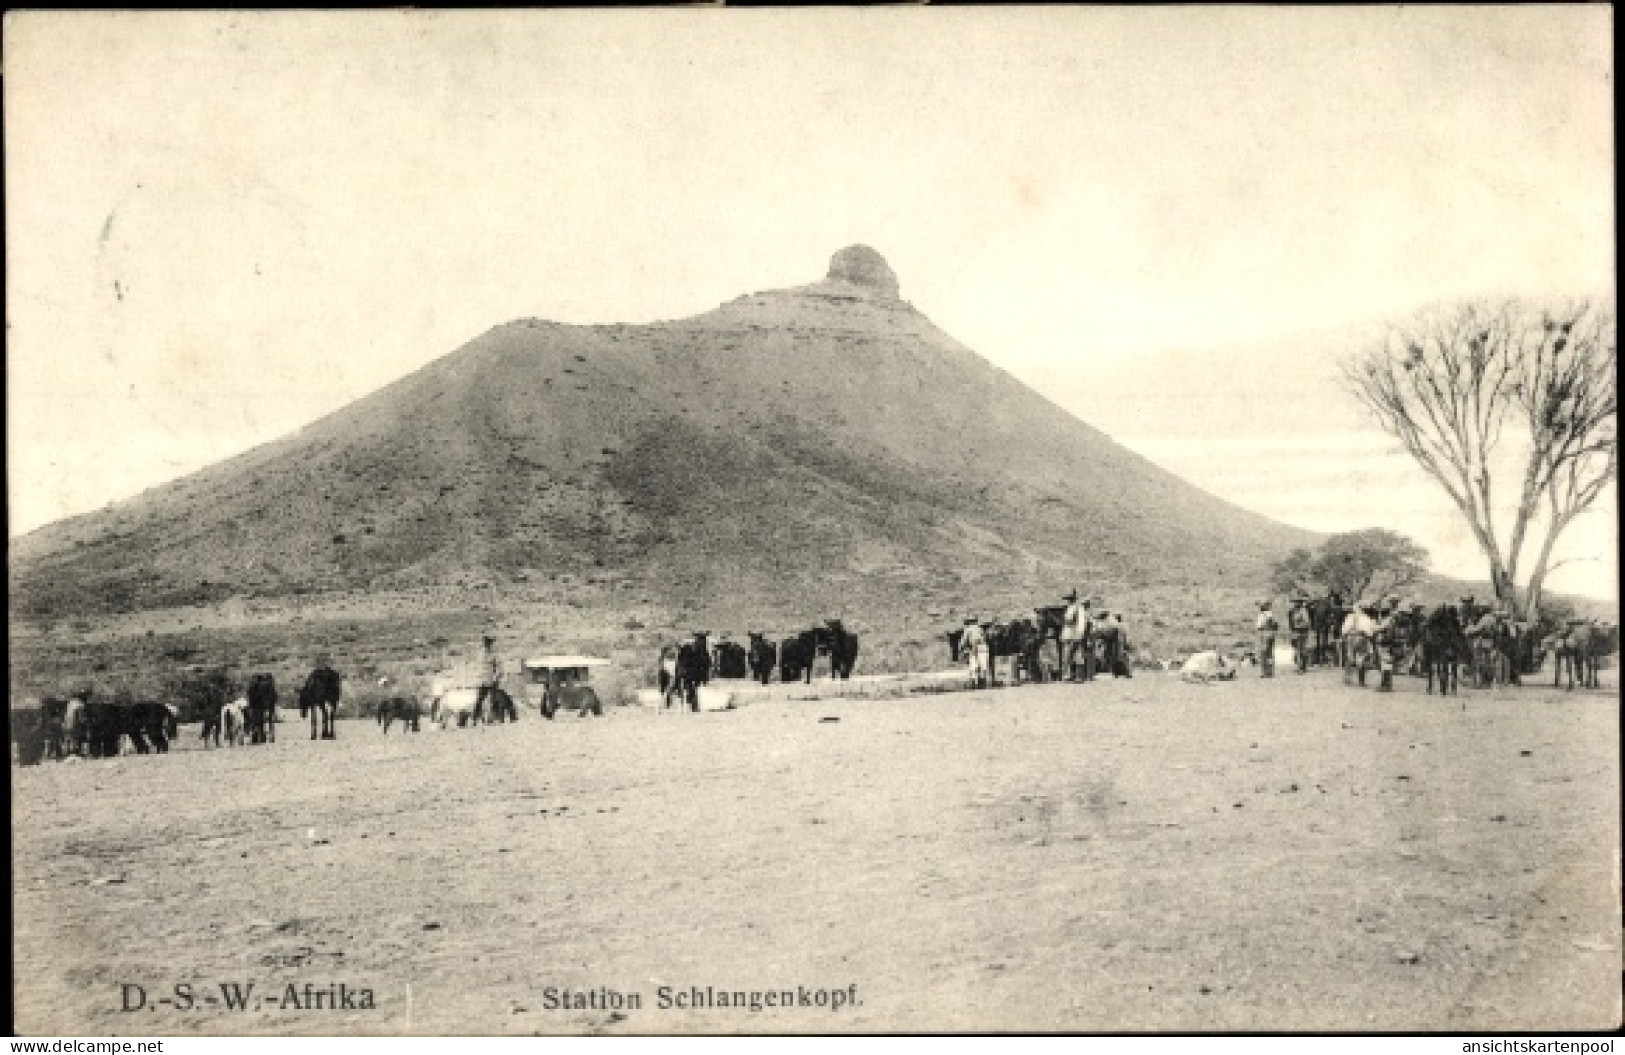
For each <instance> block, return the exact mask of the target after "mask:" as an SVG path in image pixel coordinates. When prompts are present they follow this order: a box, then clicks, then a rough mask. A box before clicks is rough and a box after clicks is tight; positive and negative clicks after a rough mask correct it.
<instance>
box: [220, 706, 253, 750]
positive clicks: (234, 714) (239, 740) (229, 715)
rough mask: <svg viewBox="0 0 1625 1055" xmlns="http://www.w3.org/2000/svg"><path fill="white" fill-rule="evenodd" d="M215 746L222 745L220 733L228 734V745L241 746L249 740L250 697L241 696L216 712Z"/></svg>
mask: <svg viewBox="0 0 1625 1055" xmlns="http://www.w3.org/2000/svg"><path fill="white" fill-rule="evenodd" d="M215 722H216V724H217V728H216V730H215V746H216V747H219V746H220V739H219V737H220V733H221V731H222V730H223V731H224V732H225V736H226V746H227V747H241V746H242V745H243V744H244V743H246V742H247V741H248V697H246V696H239V697H237V699H235V700H232V701H231V702H230V703H228V704H226V705H225V706H224V707H222V708H220V709H219V710H218V711H216V712H215Z"/></svg>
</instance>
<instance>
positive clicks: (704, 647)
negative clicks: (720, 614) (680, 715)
mask: <svg viewBox="0 0 1625 1055" xmlns="http://www.w3.org/2000/svg"><path fill="white" fill-rule="evenodd" d="M707 636H708V635H706V634H695V635H694V636H693V638H692V639H690V640H688V641H684V642H683V643H682V645H681V646H679V647H678V649H677V675H676V679H675V682H674V684H673V688H674V691H675V692H676V694H677V697H678V699H680V700H681V701H682V702H683V703H684V704H685V705H687V707H688V709H689V710H690V711H698V710H699V709H700V686H701V685H705V684H707V683H709V682H710V680H711V649H710V646H709V645H708V644H707V642H706V638H707Z"/></svg>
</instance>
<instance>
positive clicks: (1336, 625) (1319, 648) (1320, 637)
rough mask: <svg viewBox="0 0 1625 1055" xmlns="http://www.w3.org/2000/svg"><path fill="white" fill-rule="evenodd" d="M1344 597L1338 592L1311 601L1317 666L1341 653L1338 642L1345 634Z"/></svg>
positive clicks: (1312, 657)
mask: <svg viewBox="0 0 1625 1055" xmlns="http://www.w3.org/2000/svg"><path fill="white" fill-rule="evenodd" d="M1345 614H1347V613H1346V612H1345V611H1344V608H1343V598H1342V597H1341V596H1339V595H1338V594H1336V593H1329V594H1327V595H1326V596H1324V597H1316V598H1315V599H1314V600H1312V601H1310V602H1309V620H1310V626H1311V627H1312V628H1313V630H1314V634H1315V650H1314V652H1313V653H1312V655H1311V659H1312V660H1313V661H1314V664H1315V666H1317V667H1319V666H1324V665H1326V664H1327V663H1330V662H1332V660H1333V658H1334V657H1336V656H1337V655H1338V654H1339V651H1338V642H1339V641H1340V640H1341V638H1342V636H1343V617H1344V615H1345Z"/></svg>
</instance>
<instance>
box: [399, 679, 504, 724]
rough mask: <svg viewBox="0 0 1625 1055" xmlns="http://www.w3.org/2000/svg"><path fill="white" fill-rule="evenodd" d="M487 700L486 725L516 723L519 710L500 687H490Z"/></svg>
mask: <svg viewBox="0 0 1625 1055" xmlns="http://www.w3.org/2000/svg"><path fill="white" fill-rule="evenodd" d="M487 699H488V700H490V702H491V713H490V714H489V715H485V716H484V719H485V723H486V724H487V725H496V724H497V723H498V722H517V721H518V720H519V708H518V707H516V706H514V702H513V697H512V696H509V695H508V693H507V692H506V691H505V690H504V689H503V688H502V686H500V685H493V686H491V694H490V696H488V697H487ZM475 710H479V708H478V707H476V708H475ZM385 732H388V730H387V729H386V730H385Z"/></svg>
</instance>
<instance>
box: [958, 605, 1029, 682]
mask: <svg viewBox="0 0 1625 1055" xmlns="http://www.w3.org/2000/svg"><path fill="white" fill-rule="evenodd" d="M982 632H983V633H984V634H986V635H987V655H988V662H989V665H990V666H991V667H992V673H993V674H994V675H995V677H994V680H995V681H997V680H998V678H997V673H998V665H999V657H1001V656H1007V657H1009V659H1010V681H1011V683H1012V684H1015V685H1019V684H1021V681H1022V679H1023V678H1024V677H1025V678H1026V679H1028V680H1030V681H1047V680H1049V679H1048V677H1047V675H1048V673H1049V672H1048V670H1046V669H1045V666H1044V662H1043V659H1042V658H1041V653H1042V650H1043V647H1044V638H1043V636H1042V632H1041V631H1040V630H1039V628H1038V625H1037V624H1036V623H1034V622H1033V620H1031V619H1026V618H1022V619H1012V620H1010V621H1009V622H1002V621H1001V622H993V623H984V624H982ZM964 636H965V631H964V629H963V628H961V629H958V630H950V631H949V632H948V650H949V652H950V653H951V655H952V657H953V661H954V662H955V663H958V662H959V661H960V655H959V645H960V642H961V641H962V640H963V639H964Z"/></svg>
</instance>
